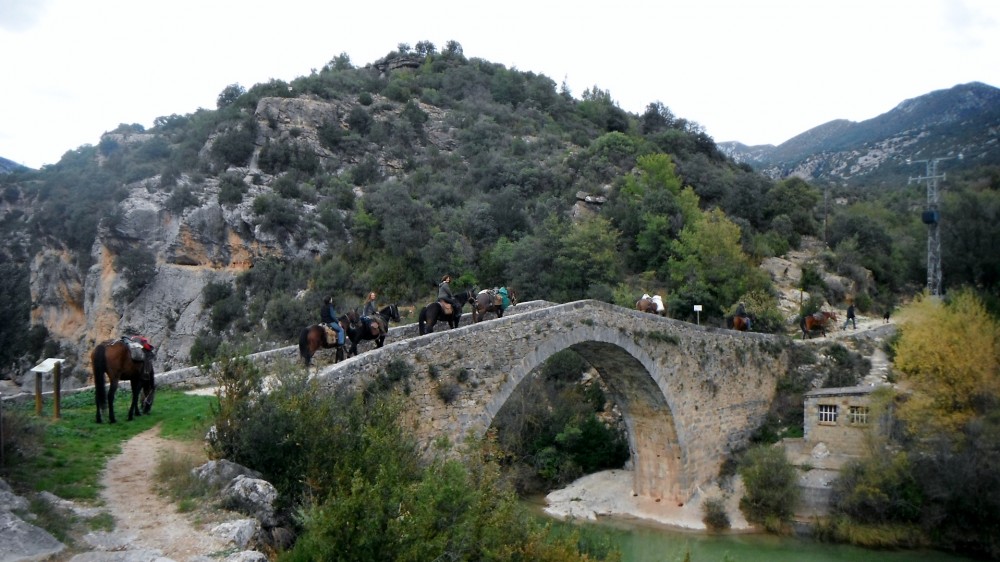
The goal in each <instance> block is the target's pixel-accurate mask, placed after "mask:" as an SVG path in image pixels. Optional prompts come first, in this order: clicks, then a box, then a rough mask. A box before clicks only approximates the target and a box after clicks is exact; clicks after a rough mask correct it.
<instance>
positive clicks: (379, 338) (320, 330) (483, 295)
mask: <svg viewBox="0 0 1000 562" xmlns="http://www.w3.org/2000/svg"><path fill="white" fill-rule="evenodd" d="M507 293H508V298H509V299H510V301H511V306H513V305H515V304H517V294H516V293H515V292H514V290H513V289H510V288H508V289H507ZM455 301H456V302H457V303H458V304H459V306H458V307H455V306H448V307H447V308H449V309H451V310H450V313H449V311H448V310H446V306H445V305H444V304H443V303H442V302H441V301H434V302H432V303H429V304H427V305H426V306H424V307H423V308H421V309H420V313H419V315H418V316H417V325H418V329H419V331H420V335H424V334H430V333H432V332H434V326H435V325H436V324H437V323H438V322H446V323H447V324H448V327H449V328H452V329H454V328H457V327H458V324H459V321H460V320H461V319H462V311H463V309H464V308H465V305H470V306H471V307H472V321H473V322H481V321H482V320H484V319H485V316H486V315H487V314H495V315H496V317H497V318H500V317H501V316H503V305H502V303H501V302H500V300H499V299H498V298H497V294H496V293H495V292H494V291H491V290H485V291H478V290H477V289H476V288H475V287H473V288H470V289H467V290H465V291H462V292H460V293H457V294H456V295H455ZM374 320H375V321H376V322H377V324H378V331H374V330H367V329H365V328H364V327H363V326H362V323H361V322H360V317H359V315H358V313H357V312H356V311H351V312H348V313H347V314H343V315H341V316H340V318H338V321H339V323H340V327H341V328H342V329H343V330H344V334H345V335H346V337H347V338H348V339H349V340H350V342H351V344H350V347H349V349H348V350H347V351H346V352H345V350H344V346H338V345H337V342H336V341H329V338H328V337H327V333H326V328H325V327H323V326H322V325H320V324H313V325H311V326H309V327H307V328H305V329H304V330H302V333H301V334H300V335H299V355H300V356H301V357H302V360H303V362H304V363H305V364H306V366H309V365H311V363H312V358H313V356H314V355H315V354H316V352H317V351H319V350H320V349H330V348H336V349H337V351H336V355H335V360H334V362H339V361H343V360H344V359H346V358H347V357H353V356H355V355H357V354H358V343H359V342H361V341H364V340H368V341H371V340H374V341H375V347H376V348H379V347H382V345H383V344H384V343H385V337H386V336H387V335H388V334H389V322H397V323H398V322H399V321H400V316H399V307H398V306H397V305H395V304H390V305H388V306H386V307H383V308H382V309H380V310H379V311H378V313H377V314H376V315H375V317H374Z"/></svg>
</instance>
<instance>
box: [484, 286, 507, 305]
mask: <svg viewBox="0 0 1000 562" xmlns="http://www.w3.org/2000/svg"><path fill="white" fill-rule="evenodd" d="M479 294H480V295H486V297H487V298H488V299H489V302H490V304H492V305H493V306H500V305H502V304H503V297H501V296H500V293H498V292H497V291H496V290H494V289H483V290H482V291H479Z"/></svg>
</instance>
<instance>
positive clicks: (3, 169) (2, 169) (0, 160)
mask: <svg viewBox="0 0 1000 562" xmlns="http://www.w3.org/2000/svg"><path fill="white" fill-rule="evenodd" d="M27 169H29V168H27V167H25V166H22V165H20V164H18V163H17V162H14V161H13V160H7V159H6V158H4V157H2V156H0V174H9V173H11V172H17V171H20V170H27Z"/></svg>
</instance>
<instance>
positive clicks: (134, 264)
mask: <svg viewBox="0 0 1000 562" xmlns="http://www.w3.org/2000/svg"><path fill="white" fill-rule="evenodd" d="M115 267H117V268H118V270H119V271H121V272H122V277H124V278H125V282H126V286H125V289H124V290H123V291H122V292H121V293H119V295H117V296H121V297H122V298H124V299H125V300H126V301H131V300H132V299H134V298H135V297H136V296H137V295H138V294H139V292H140V291H142V289H143V288H144V287H145V286H146V285H148V284H149V283H150V282H151V281H152V280H153V278H154V277H155V276H156V257H155V256H154V255H153V253H152V252H151V251H149V250H148V249H147V248H145V247H134V248H128V249H126V250H124V251H123V252H122V253H120V254H118V256H116V257H115Z"/></svg>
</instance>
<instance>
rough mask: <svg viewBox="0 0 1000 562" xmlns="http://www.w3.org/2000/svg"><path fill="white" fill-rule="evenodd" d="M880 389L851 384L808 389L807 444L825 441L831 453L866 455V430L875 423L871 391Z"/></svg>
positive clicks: (805, 414) (806, 402) (806, 407)
mask: <svg viewBox="0 0 1000 562" xmlns="http://www.w3.org/2000/svg"><path fill="white" fill-rule="evenodd" d="M876 388H878V387H875V386H850V387H844V388H820V389H817V390H812V391H809V392H807V393H806V394H805V413H804V420H803V426H804V432H803V433H804V434H803V437H802V440H803V441H804V442H805V445H806V447H809V448H812V447H814V446H816V445H819V444H820V443H823V444H824V445H825V446H826V449H827V450H828V451H829V453H830V454H834V455H847V456H861V455H862V454H864V451H865V433H866V432H867V430H868V429H870V428H871V426H872V424H873V423H874V422H875V420H874V418H873V416H872V409H871V393H872V391H874V390H875V389H876Z"/></svg>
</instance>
